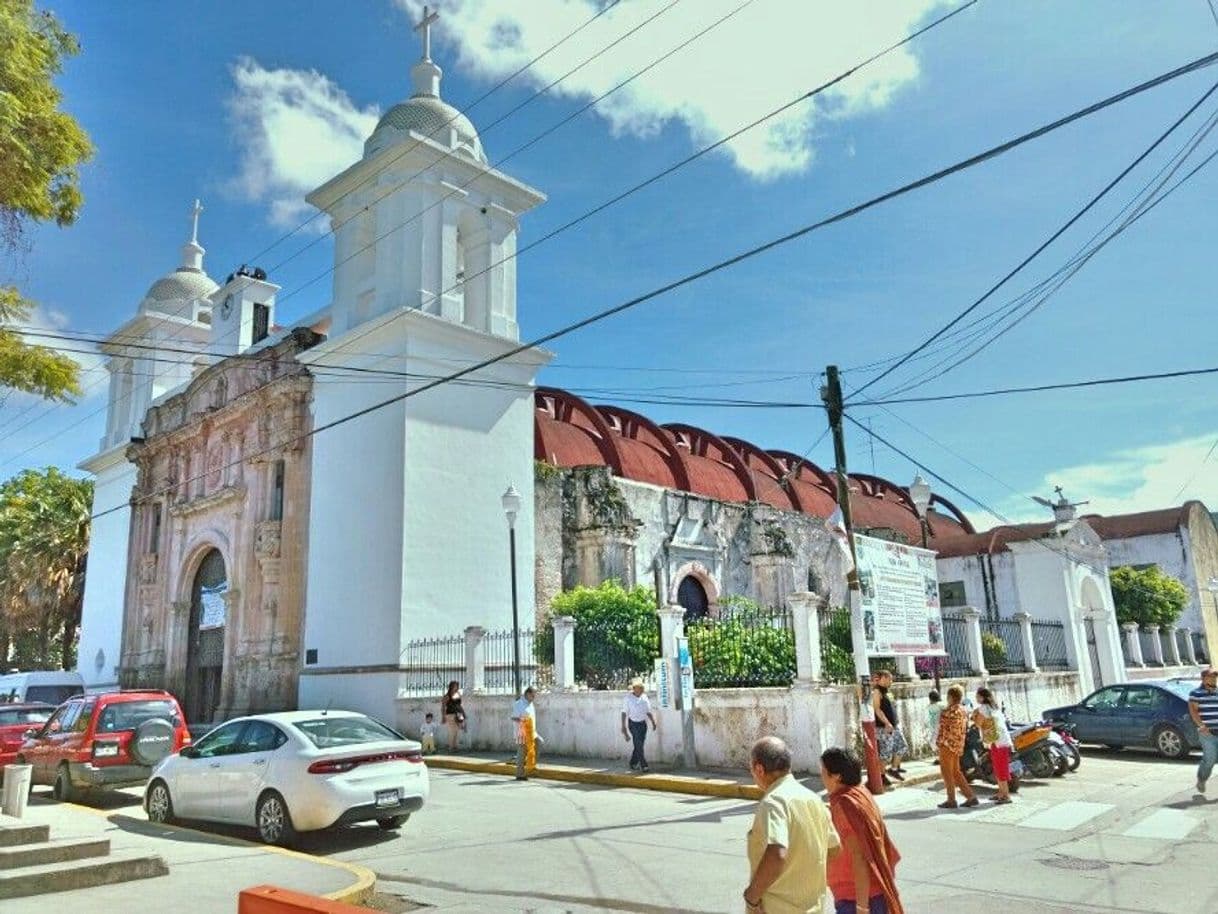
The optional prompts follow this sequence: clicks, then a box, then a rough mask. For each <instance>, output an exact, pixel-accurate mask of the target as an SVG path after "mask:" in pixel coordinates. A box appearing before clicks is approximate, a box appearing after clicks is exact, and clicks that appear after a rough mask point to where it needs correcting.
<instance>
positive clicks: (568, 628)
mask: <svg viewBox="0 0 1218 914" xmlns="http://www.w3.org/2000/svg"><path fill="white" fill-rule="evenodd" d="M550 624H551V625H552V626H553V627H554V688H556V689H558V690H560V691H563V692H569V691H571V690H572V689H574V688H575V619H574V618H573V617H571V616H558V617H556V618H555V619H554V620H553V621H552V622H551V623H550Z"/></svg>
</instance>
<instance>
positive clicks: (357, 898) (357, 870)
mask: <svg viewBox="0 0 1218 914" xmlns="http://www.w3.org/2000/svg"><path fill="white" fill-rule="evenodd" d="M61 805H63V806H70V807H71V808H72V809H78V810H80V811H81V812H87V813H90V814H91V815H95V816H100V817H102V818H103V819H105V820H106V821H113V820H114V819H115V818H118V817H125V818H129V819H130V818H134V817H132V816H128V815H126V813H121V812H117V813H116V812H112V811H111V810H108V809H95V808H93V807H92V806H82V805H81V804H79V803H61ZM136 821H137V822H139V821H145V822H148V820H146V819H136ZM148 824H149V825H152V826H155V827H156V828H167V829H170V830H171V831H178V832H189V833H190V834H195V835H207V837H209V838H214V839H216V840H217V841H220V842H222V843H225V844H228V845H230V846H233V847H251V848H253V849H254V850H258V851H263V852H264V853H268V854H279V855H280V856H282V857H291V858H295V859H297V860H303V861H306V862H308V863H317V864H320V865H321V866H329V867H333V868H335V869H339V870H346V871H347V872H348V873H350V874H351V875H353V876H354V877H355V882H353V883H352V884H351V885H349V886H347V887H346V888H345V889H340V890H338V891H337V892H330V893H329V894H326V895H323V896H322V897H323V898H326V899H329V900H330V901H339V902H343V903H345V904H351V905H359V904H363V903H364V902H365V901H367V900H368V898H369V896H371V895H372V892H373V890H374V889H375V888H376V873H374V872H373V871H372V870H370V869H368V868H367V867H365V866H360V865H359V864H358V863H347V862H346V861H345V860H331V859H330V858H329V857H318V856H315V855H313V854H305V853H302V852H301V851H294V850H291V849H289V848H286V847H275V846H274V845H273V844H259V843H257V842H255V841H246V840H244V839H243V838H234V837H232V836H231V835H217V834H215V833H214V832H204V831H199V830H198V829H195V828H187V827H186V826H184V825H167V824H165V823H163V822H148ZM285 888H291V886H285Z"/></svg>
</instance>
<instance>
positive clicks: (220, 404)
mask: <svg viewBox="0 0 1218 914" xmlns="http://www.w3.org/2000/svg"><path fill="white" fill-rule="evenodd" d="M320 339H321V338H320V337H319V336H317V335H316V334H314V333H312V332H311V331H307V330H295V331H293V332H292V333H291V334H290V335H289V336H288V337H287V338H286V339H284V340H283V341H282V342H280V343H278V344H276V345H274V346H271V347H268V348H267V349H264V350H262V351H260V352H258V353H257V354H256V355H248V356H239V357H235V358H229V359H226V360H224V361H222V362H220V363H218V364H216V365H214V366H212V367H210V368H207V369H205V370H204V371H202V372H200V373H199V374H198V375H196V377H195V378H194V379H193V380H192V381H191V382H190V384H188V385H187V386H186V387H185V388H184V389H183V390H182V391H181V392H180V393H178V394H176V395H175V396H172V397H170V398H169V399H167V400H165V401H164V402H162V403H160V404H158V405H157V406H155V407H153V408H152V409H150V410H149V411H148V414H147V416H146V417H145V420H144V432H145V437H144V440H143V441H142V442H139V443H136V444H133V445H132V446H131V448H130V449H129V450H128V456H129V458H130V459H131V460H132V462H134V463H135V464H136V466H137V467H138V474H137V484H136V487H135V489H134V491H133V493H132V505H133V522H132V524H131V537H132V542H131V543H130V548H129V550H128V554H129V555H130V556H131V559H130V561H131V565H132V567H130V568H129V569H128V571H129V573H128V582H129V583H128V592H127V595H126V612H125V623H124V626H123V651H122V662H121V664H120V681H121V682H122V683H123V684H124V685H138V686H146V687H158V688H168V689H170V690H171V691H173V692H175V694H177V695H178V697H179V698H180V699H183V700H184V701H187V699H188V698H189V696H190V693H191V690H192V689H197V688H198V684H197V683H196V682H192V681H190V677H189V676H188V669H187V667H188V657H189V656H190V655H191V654H190V652H191V650H192V648H191V643H192V638H193V639H194V641H195V643H196V644H197V643H198V641H199V632H198V624H199V623H198V620H199V619H200V617H201V613H202V611H201V609H200V610H195V611H193V612H192V598H193V597H194V593H193V591H194V585H195V576H196V573H197V571H198V569H199V566H200V564H201V563H202V561H203V559H204V557H205V556H206V555H207V554H208V553H210V552H211V551H212V550H213V549H214V550H219V552H220V555H221V557H222V558H223V564H224V572H225V575H226V578H227V588H228V589H227V591H226V592H224V593H223V595H222V597H223V600H224V611H223V629H222V637H223V663H222V667H221V673H220V685H219V700H218V705H217V706H216V707H215V712H214V713H215V717H216V718H217V719H219V718H223V717H229V716H233V715H236V714H243V713H247V712H254V711H266V710H278V709H285V708H291V707H294V706H295V702H296V683H297V677H298V675H299V664H300V644H299V640H300V630H301V623H302V614H303V612H304V582H305V561H306V557H307V537H308V528H307V524H306V519H307V515H308V501H309V472H310V450H309V439H308V438H306V437H304V436H305V434H306V433H307V432H308V430H309V403H310V400H311V396H312V378H311V377H310V376H309V374H308V372H307V371H306V369H305V368H304V366H302V365H301V364H300V363H298V362H297V361H296V360H295V358H294V356H295V354H296V353H297V352H300V351H302V350H303V349H307V348H309V347H310V346H313V345H315V344H316V343H317V342H319V341H320ZM280 462H282V469H280V467H279V463H280ZM277 480H278V481H279V483H278V484H281V485H282V491H281V492H276V491H275V487H276V485H277ZM156 512H160V518H161V520H160V522H159V524H158V523H154V521H153V517H154V515H155V514H156ZM272 513H274V514H277V515H278V516H271V515H272ZM154 531H159V540H158V542H156V543H155V544H154V543H152V542H150V539H151V538H152V537H153V536H154V535H157V534H156V533H155V532H154ZM213 612H217V611H216V610H213ZM217 615H218V613H217ZM192 618H193V619H194V620H195V622H194V626H193V627H192ZM209 637H211V636H209ZM213 642H214V637H213ZM188 713H189V712H188Z"/></svg>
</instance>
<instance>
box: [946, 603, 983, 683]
mask: <svg viewBox="0 0 1218 914" xmlns="http://www.w3.org/2000/svg"><path fill="white" fill-rule="evenodd" d="M943 648H944V650H946V651H947V657H945V658H944V661H945V665H944V666H943V667H941V668H940V675H943V676H971V675H973V674H974V673H976V672H977V671H976V670H975V669H973V662H972V660H971V659H970V658H969V651H968V621H967V620H966V619H965V618H964V616H957V615H954V614H952V613H944V614H943Z"/></svg>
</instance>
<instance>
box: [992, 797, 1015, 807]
mask: <svg viewBox="0 0 1218 914" xmlns="http://www.w3.org/2000/svg"><path fill="white" fill-rule="evenodd" d="M1010 802H1011V798H1010V797H994V803H995V805H999V806H1000V805H1002V804H1003V803H1010Z"/></svg>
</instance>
